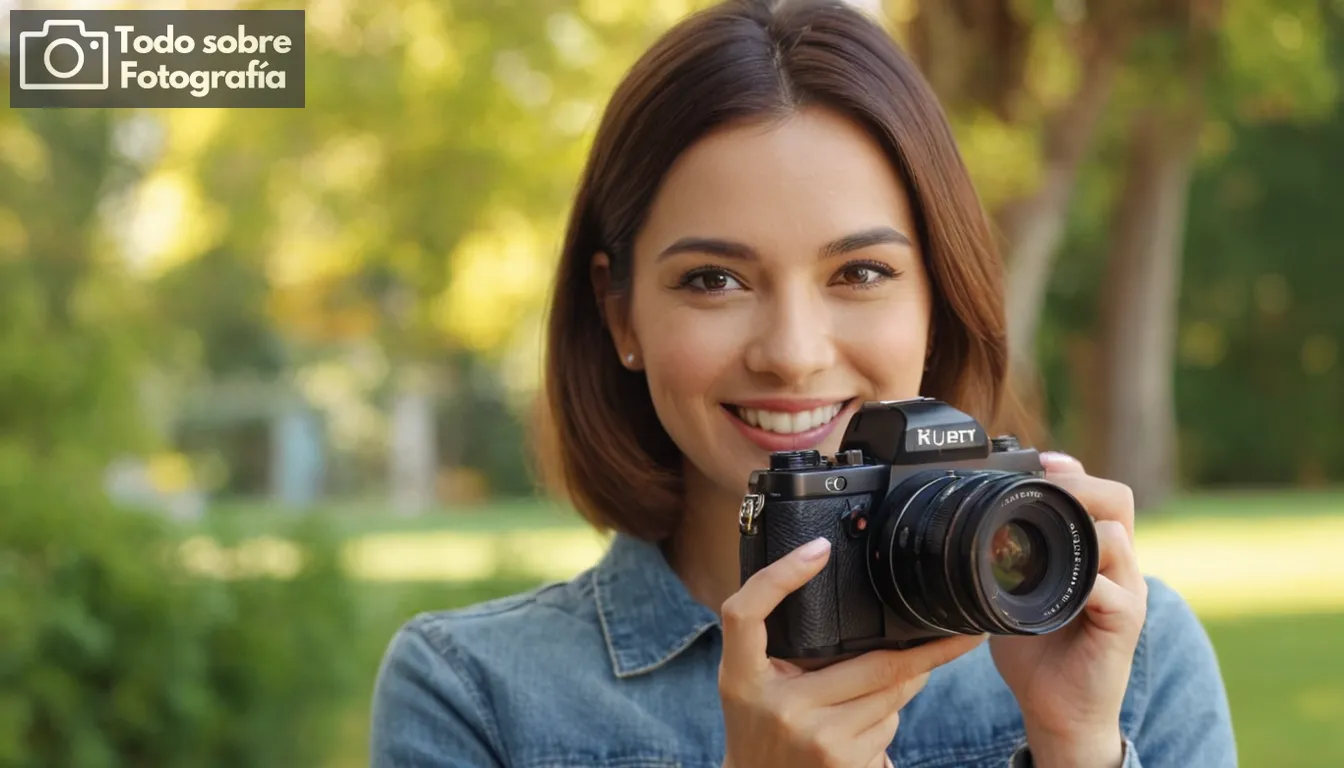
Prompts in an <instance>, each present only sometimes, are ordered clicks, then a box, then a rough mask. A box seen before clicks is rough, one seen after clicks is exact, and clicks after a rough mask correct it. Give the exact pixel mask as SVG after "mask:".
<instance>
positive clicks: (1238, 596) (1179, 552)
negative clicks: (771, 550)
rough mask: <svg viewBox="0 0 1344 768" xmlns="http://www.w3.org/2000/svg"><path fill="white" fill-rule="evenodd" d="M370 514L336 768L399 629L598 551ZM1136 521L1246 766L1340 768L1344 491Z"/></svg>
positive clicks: (243, 519) (576, 541) (262, 519)
mask: <svg viewBox="0 0 1344 768" xmlns="http://www.w3.org/2000/svg"><path fill="white" fill-rule="evenodd" d="M375 510H376V507H375V506H373V505H350V506H347V507H344V508H339V509H332V510H323V513H324V516H327V517H329V519H330V520H331V521H332V522H333V523H334V524H335V526H336V528H337V529H338V531H340V533H341V534H342V535H345V536H347V537H349V538H350V549H349V551H348V554H349V557H350V562H351V564H352V566H353V567H354V569H355V570H356V572H358V573H360V574H361V575H362V576H363V577H364V579H365V583H364V584H363V586H362V589H363V590H364V599H363V600H362V602H363V603H364V604H365V606H366V610H365V628H364V630H363V632H362V636H361V638H360V642H359V644H358V647H359V653H360V655H361V659H362V666H363V668H364V670H365V675H366V677H365V680H364V683H365V684H364V686H363V689H362V690H363V693H364V694H365V696H364V697H363V698H360V699H357V700H354V701H351V702H350V710H349V722H348V728H346V730H345V733H346V737H347V740H346V742H345V743H343V744H342V745H341V757H340V759H339V760H338V761H337V762H336V763H335V768H354V766H359V765H364V764H367V733H368V731H367V716H368V715H367V706H366V705H367V693H368V691H369V690H370V689H371V686H372V683H373V679H374V675H375V674H376V671H377V664H378V660H379V659H380V658H381V654H382V651H383V648H384V647H385V644H386V642H387V640H388V639H389V638H390V637H391V635H392V633H393V632H394V631H395V630H396V628H397V626H399V625H400V624H401V622H403V621H405V620H406V619H408V618H409V617H410V616H412V615H414V614H415V613H417V612H419V611H422V610H434V609H441V608H449V607H454V606H458V605H466V604H470V603H474V602H478V601H480V600H484V599H487V598H489V597H494V596H497V595H503V594H509V593H512V592H517V591H520V590H523V589H526V588H529V587H530V586H532V585H533V584H535V583H536V582H537V581H539V580H541V579H544V578H564V577H565V576H567V575H568V574H571V573H574V572H577V571H578V570H580V569H582V568H583V567H585V566H586V565H587V564H588V563H590V562H591V561H592V560H593V559H595V558H596V557H597V556H599V555H600V552H601V549H602V540H601V539H600V537H597V536H596V535H595V534H592V533H591V532H589V531H587V530H586V529H585V528H583V526H582V525H581V523H580V522H579V520H578V519H577V517H575V516H574V515H573V514H572V513H570V512H568V511H567V510H565V509H563V508H560V507H557V506H555V505H551V504H546V503H542V502H530V501H519V502H504V503H500V504H496V505H490V506H481V507H471V508H466V509H462V510H454V511H452V512H448V511H442V512H436V513H434V514H430V515H427V516H425V517H422V518H403V519H397V518H392V519H389V518H387V517H384V516H380V515H377V514H376V513H375ZM221 519H222V520H223V521H225V522H223V523H221V522H220V521H221ZM282 520H283V517H282V516H280V515H278V514H277V513H276V511H275V510H272V509H267V508H265V507H264V506H253V505H234V506H232V507H228V508H225V509H223V510H220V514H219V515H218V516H217V517H216V519H215V521H214V522H212V523H211V524H210V526H207V527H206V528H204V529H203V530H222V529H221V528H220V527H219V526H220V525H223V529H227V530H229V531H231V533H232V535H243V536H249V535H251V536H255V535H267V534H275V533H277V532H279V531H282V530H283V525H282ZM1137 529H1138V539H1139V543H1138V550H1139V555H1140V559H1141V562H1142V564H1143V567H1144V570H1145V571H1146V572H1149V573H1155V574H1157V575H1159V576H1161V577H1162V578H1164V579H1166V580H1167V581H1168V582H1169V583H1171V584H1172V585H1173V586H1174V587H1175V588H1177V589H1178V590H1179V591H1180V592H1181V593H1182V594H1183V595H1185V596H1186V598H1187V599H1188V600H1190V602H1191V604H1192V605H1193V606H1194V607H1195V610H1196V611H1197V612H1198V613H1199V614H1200V616H1201V618H1202V619H1203V620H1204V622H1205V626H1206V627H1207V628H1208V631H1209V634H1210V637H1211V638H1212V639H1213V643H1214V646H1215V648H1216V650H1217V652H1218V655H1219V659H1220V663H1221V666H1222V669H1223V674H1224V679H1225V681H1226V683H1227V687H1228V695H1229V698H1230V701H1231V705H1232V711H1233V718H1234V725H1235V728H1236V731H1237V741H1238V748H1239V752H1240V762H1241V763H1242V764H1244V765H1273V766H1276V767H1283V768H1291V767H1292V766H1303V767H1306V766H1312V767H1316V766H1334V765H1344V729H1341V728H1340V727H1339V723H1341V722H1344V643H1342V642H1341V638H1344V557H1340V556H1339V553H1340V552H1344V493H1341V492H1334V493H1300V492H1283V493H1268V492H1245V493H1223V494H1207V495H1199V496H1191V497H1186V498H1182V499H1178V500H1177V501H1175V502H1173V503H1172V504H1169V505H1167V506H1166V507H1164V508H1163V509H1160V510H1155V511H1154V512H1152V513H1149V514H1147V515H1145V516H1143V517H1142V518H1141V519H1140V522H1139V524H1138V526H1137ZM501 571H502V572H504V573H512V574H513V575H512V576H505V577H501V576H499V575H498V574H499V573H500V572H501Z"/></svg>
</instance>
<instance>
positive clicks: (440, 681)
mask: <svg viewBox="0 0 1344 768" xmlns="http://www.w3.org/2000/svg"><path fill="white" fill-rule="evenodd" d="M440 645H444V644H440ZM372 710H373V711H372V716H371V717H372V722H371V733H370V738H369V742H370V744H369V750H370V763H369V765H370V766H371V768H499V767H500V766H503V764H504V763H503V760H502V759H501V758H500V755H501V750H500V749H499V744H500V740H499V735H498V731H497V729H496V728H495V725H494V721H493V719H492V718H491V715H490V710H489V708H488V705H487V704H486V701H485V697H484V696H482V695H481V692H480V690H479V688H478V687H476V686H475V685H474V684H473V683H472V681H471V680H470V678H469V677H468V676H467V675H466V671H465V669H464V667H463V665H461V664H454V663H453V660H452V658H451V656H450V649H449V648H447V647H435V643H434V642H432V640H431V637H430V636H429V635H427V634H426V633H425V630H424V629H423V628H422V627H420V626H419V625H417V624H416V623H415V622H411V623H409V624H407V625H405V626H403V627H402V628H401V629H400V630H399V631H398V632H397V634H396V635H395V636H394V637H393V638H392V641H391V643H390V644H389V646H388V649H387V652H386V653H385V654H384V656H383V661H382V664H381V666H380V667H379V670H378V678H377V682H376V683H375V685H374V692H373V706H372Z"/></svg>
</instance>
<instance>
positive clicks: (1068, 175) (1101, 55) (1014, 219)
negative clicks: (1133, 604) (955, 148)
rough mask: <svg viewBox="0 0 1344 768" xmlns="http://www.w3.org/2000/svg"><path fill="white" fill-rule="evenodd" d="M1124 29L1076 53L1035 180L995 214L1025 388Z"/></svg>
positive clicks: (1017, 371)
mask: <svg viewBox="0 0 1344 768" xmlns="http://www.w3.org/2000/svg"><path fill="white" fill-rule="evenodd" d="M1125 39H1127V38H1126V36H1125V35H1124V34H1123V33H1122V32H1116V33H1115V34H1114V36H1112V37H1109V38H1102V39H1101V40H1099V41H1098V42H1097V43H1096V44H1095V45H1093V46H1092V47H1091V48H1090V49H1089V51H1088V53H1087V54H1086V56H1085V58H1084V59H1083V61H1082V68H1083V74H1082V78H1081V80H1080V82H1079V87H1078V90H1077V92H1076V93H1075V94H1074V96H1073V98H1072V99H1071V100H1070V101H1068V102H1067V103H1065V104H1064V105H1062V106H1061V107H1060V109H1059V110H1058V111H1057V112H1055V113H1054V114H1052V115H1050V116H1049V117H1048V118H1047V119H1046V124H1045V131H1044V135H1043V143H1044V147H1043V154H1044V164H1045V167H1044V171H1043V174H1042V179H1041V185H1040V186H1039V187H1038V188H1037V189H1036V190H1035V191H1034V192H1033V193H1032V194H1031V195H1029V196H1027V197H1024V198H1022V199H1020V200H1015V201H1013V202H1011V203H1008V204H1007V205H1005V206H1003V208H1002V209H1000V210H999V211H998V213H997V215H996V217H995V218H996V220H997V223H998V226H999V230H1000V231H1001V232H1002V233H1003V237H1004V240H1005V242H1006V250H1007V254H1006V255H1007V263H1008V281H1007V282H1008V285H1007V289H1008V290H1007V293H1008V296H1007V305H1008V306H1007V315H1008V342H1009V351H1010V353H1011V355H1012V370H1013V375H1014V378H1015V380H1016V381H1017V383H1018V385H1019V387H1020V388H1021V389H1023V391H1024V393H1027V392H1030V391H1031V390H1033V389H1034V388H1035V387H1034V377H1035V374H1036V365H1035V359H1036V358H1035V348H1036V332H1037V329H1038V328H1039V327H1040V319H1041V310H1042V308H1043V307H1044V305H1045V294H1046V288H1047V286H1048V285H1049V284H1050V274H1051V271H1052V268H1053V266H1054V260H1055V253H1056V252H1057V251H1058V250H1059V245H1060V241H1061V240H1063V238H1064V225H1065V223H1066V221H1067V220H1068V215H1069V201H1070V200H1071V199H1072V197H1073V189H1074V186H1075V183H1076V181H1077V178H1078V170H1079V168H1080V167H1081V166H1082V163H1083V160H1084V159H1085V158H1086V157H1087V155H1088V153H1089V151H1090V149H1091V147H1092V144H1093V139H1094V137H1095V136H1096V133H1097V126H1098V123H1100V121H1101V116H1102V114H1103V113H1104V112H1105V109H1106V104H1107V102H1108V101H1109V100H1110V95H1111V90H1112V84H1113V82H1114V79H1115V73H1116V70H1117V69H1118V67H1119V64H1120V60H1121V57H1122V55H1123V53H1124V48H1125V43H1124V41H1125Z"/></svg>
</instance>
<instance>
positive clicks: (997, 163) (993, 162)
mask: <svg viewBox="0 0 1344 768" xmlns="http://www.w3.org/2000/svg"><path fill="white" fill-rule="evenodd" d="M950 119H951V121H952V124H953V130H954V131H955V132H956V134H957V140H958V142H959V147H960V149H961V154H962V157H963V158H965V162H966V165H967V167H968V168H969V169H970V172H971V175H972V177H973V178H974V180H975V187H976V191H977V192H979V193H980V197H981V200H982V201H983V202H984V204H985V205H986V207H988V208H991V209H993V208H995V207H997V206H998V205H1000V204H1002V203H1004V202H1006V201H1008V200H1011V199H1013V198H1015V197H1018V196H1020V195H1022V194H1024V193H1025V192H1027V191H1029V190H1031V189H1032V188H1033V187H1034V186H1035V185H1036V183H1037V178H1038V176H1039V175H1040V171H1041V168H1040V144H1039V139H1038V137H1037V136H1035V135H1034V134H1033V133H1032V132H1031V131H1027V130H1023V129H1021V128H1019V127H1017V126H1013V125H1010V124H1008V123H1005V122H1003V121H1002V120H999V119H997V118H995V117H994V116H993V115H991V114H989V113H987V112H978V113H976V114H975V115H973V116H969V117H968V116H963V115H953V116H951V118H950Z"/></svg>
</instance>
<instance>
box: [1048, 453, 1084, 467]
mask: <svg viewBox="0 0 1344 768" xmlns="http://www.w3.org/2000/svg"><path fill="white" fill-rule="evenodd" d="M1041 464H1043V465H1044V466H1045V468H1046V469H1050V468H1051V467H1054V468H1056V469H1063V468H1064V467H1071V466H1072V467H1081V466H1082V465H1083V463H1082V462H1081V461H1079V460H1077V459H1075V458H1073V457H1072V456H1070V455H1069V454H1067V453H1062V452H1060V451H1042V452H1041Z"/></svg>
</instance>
